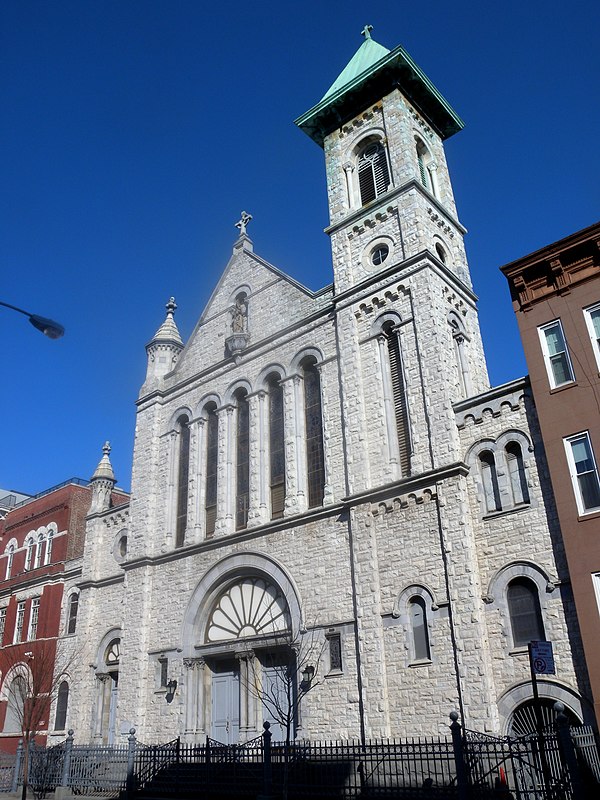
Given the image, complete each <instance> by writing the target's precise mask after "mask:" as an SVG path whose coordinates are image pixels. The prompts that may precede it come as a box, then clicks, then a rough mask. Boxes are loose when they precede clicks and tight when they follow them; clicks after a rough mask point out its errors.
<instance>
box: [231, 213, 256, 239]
mask: <svg viewBox="0 0 600 800" xmlns="http://www.w3.org/2000/svg"><path fill="white" fill-rule="evenodd" d="M251 219H252V214H248V213H247V212H246V211H242V217H241V219H240V220H239V221H238V222H236V223H235V227H236V228H239V231H240V236H245V235H246V227H247V226H248V223H249V222H250V220H251Z"/></svg>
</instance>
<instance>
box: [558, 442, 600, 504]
mask: <svg viewBox="0 0 600 800" xmlns="http://www.w3.org/2000/svg"><path fill="white" fill-rule="evenodd" d="M565 448H566V452H567V460H568V462H569V470H570V472H571V480H572V482H573V489H574V490H575V497H576V499H577V507H578V509H579V513H580V514H586V513H587V512H589V511H596V510H598V509H599V508H600V481H599V480H598V468H597V466H596V459H595V458H594V453H593V450H592V444H591V442H590V437H589V434H588V432H587V431H585V432H584V433H579V434H577V436H570V437H569V438H568V439H565Z"/></svg>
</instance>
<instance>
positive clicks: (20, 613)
mask: <svg viewBox="0 0 600 800" xmlns="http://www.w3.org/2000/svg"><path fill="white" fill-rule="evenodd" d="M24 622H25V601H24V600H22V601H21V602H20V603H17V619H16V622H15V635H14V637H13V644H16V643H17V642H20V641H22V639H23V623H24Z"/></svg>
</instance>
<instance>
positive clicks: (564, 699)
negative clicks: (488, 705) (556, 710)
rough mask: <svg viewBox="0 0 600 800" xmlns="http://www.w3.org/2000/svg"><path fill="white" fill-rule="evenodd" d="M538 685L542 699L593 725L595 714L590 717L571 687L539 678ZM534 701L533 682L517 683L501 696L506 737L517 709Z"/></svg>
mask: <svg viewBox="0 0 600 800" xmlns="http://www.w3.org/2000/svg"><path fill="white" fill-rule="evenodd" d="M537 685H538V692H539V695H540V697H541V698H542V699H544V700H553V701H554V702H560V703H563V704H564V705H565V707H566V708H568V709H569V710H570V711H572V712H573V714H574V715H575V716H576V717H578V718H579V719H580V720H581V721H582V722H584V723H588V724H589V723H591V724H593V722H592V720H593V714H592V715H590V709H589V708H587V706H584V704H583V702H582V698H581V697H580V696H579V695H578V694H577V692H576V691H575V690H574V689H572V688H571V687H570V686H567V685H566V684H561V683H559V682H558V681H555V680H548V679H544V678H538V681H537ZM532 699H533V692H532V689H531V681H523V682H522V683H517V684H515V685H514V686H511V688H510V689H507V691H506V692H504V694H502V695H500V697H499V698H498V713H499V717H500V725H501V730H502V732H503V734H504V735H507V734H508V731H509V724H510V720H511V717H512V715H513V713H514V712H515V711H516V709H517V708H518V707H519V706H520V705H521V704H522V703H524V702H526V701H527V700H532Z"/></svg>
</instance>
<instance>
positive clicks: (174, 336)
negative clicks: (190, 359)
mask: <svg viewBox="0 0 600 800" xmlns="http://www.w3.org/2000/svg"><path fill="white" fill-rule="evenodd" d="M165 308H166V309H167V316H166V319H165V321H164V322H163V324H162V325H161V326H160V328H159V329H158V330H157V331H156V333H155V334H154V336H153V337H152V339H151V341H150V344H154V342H173V343H174V344H178V345H180V346H181V347H183V340H182V339H181V335H180V333H179V330H178V328H177V325H176V323H175V319H174V318H173V315H174V314H175V309H176V308H177V303H176V302H175V298H174V297H171V298H169V302H168V303H167V305H166V306H165Z"/></svg>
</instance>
